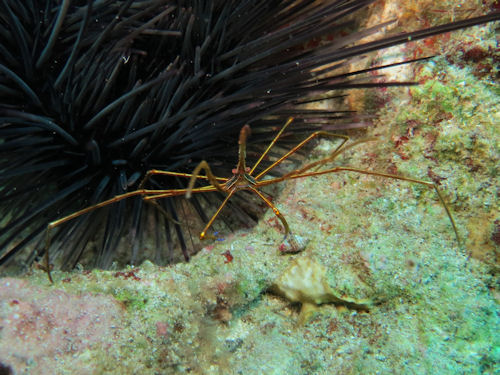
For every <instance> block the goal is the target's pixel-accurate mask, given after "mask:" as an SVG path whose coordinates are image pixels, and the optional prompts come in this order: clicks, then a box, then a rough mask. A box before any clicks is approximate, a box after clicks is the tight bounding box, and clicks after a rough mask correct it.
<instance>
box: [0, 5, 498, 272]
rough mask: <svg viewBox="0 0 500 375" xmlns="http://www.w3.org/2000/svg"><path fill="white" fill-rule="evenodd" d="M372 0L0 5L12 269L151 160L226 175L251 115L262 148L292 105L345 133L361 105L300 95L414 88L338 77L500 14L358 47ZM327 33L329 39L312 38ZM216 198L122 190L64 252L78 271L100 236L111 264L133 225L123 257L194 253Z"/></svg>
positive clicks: (5, 217) (3, 233)
mask: <svg viewBox="0 0 500 375" xmlns="http://www.w3.org/2000/svg"><path fill="white" fill-rule="evenodd" d="M372 2H373V1H372V0H338V1H334V0H332V1H313V0H281V1H275V0H252V1H250V0H246V1H245V0H239V1H231V0H210V1H205V0H204V1H197V0H191V1H189V0H186V1H182V0H178V1H172V0H126V1H116V0H96V1H93V0H88V1H83V0H73V1H71V0H53V1H51V0H45V1H42V0H40V1H37V0H24V1H19V0H3V1H1V2H0V9H1V13H0V183H1V186H0V197H1V198H0V199H1V202H0V205H1V206H0V210H1V211H0V212H2V228H1V230H0V265H6V264H8V263H11V262H12V260H13V259H17V260H19V261H20V262H22V263H23V264H27V265H28V264H31V263H32V262H33V261H34V260H35V259H36V258H37V256H39V255H40V254H38V253H37V250H40V248H43V246H42V247H41V246H40V239H41V234H42V232H43V231H44V230H45V228H46V225H47V223H48V222H50V221H53V220H55V219H57V218H59V217H61V216H64V215H67V214H68V213H71V212H73V211H77V210H79V209H81V208H84V207H86V206H88V205H91V204H94V203H97V202H99V201H103V200H106V199H108V198H111V197H113V196H115V195H118V194H120V193H123V192H125V191H129V190H133V189H134V188H136V187H137V184H138V182H139V181H140V179H141V178H142V177H143V176H144V174H145V173H146V171H147V170H149V169H152V168H155V169H162V170H169V171H180V172H190V171H192V169H193V168H194V167H195V166H196V165H197V164H198V162H199V161H200V160H202V159H207V160H210V161H211V165H212V166H214V172H215V173H217V174H224V173H227V171H230V170H231V168H232V167H233V163H234V157H233V155H234V152H233V150H234V146H235V145H234V139H236V137H237V132H238V131H239V129H240V128H241V126H242V125H243V124H246V123H249V124H251V126H252V129H253V131H254V137H253V138H252V142H253V147H254V150H255V149H257V148H258V144H259V143H262V141H265V140H268V139H270V137H271V132H270V129H271V128H272V125H280V124H282V123H283V122H284V121H285V119H286V118H287V117H288V116H291V115H293V116H295V117H296V118H297V120H296V122H295V125H294V126H295V131H296V132H297V131H302V130H307V129H312V128H315V127H321V126H323V125H324V121H319V120H317V119H318V118H319V117H320V116H322V117H323V118H326V119H327V122H328V123H329V124H330V125H331V124H335V125H334V126H333V127H334V128H336V129H342V128H350V127H354V126H356V121H355V120H354V119H353V117H352V114H351V113H349V112H345V111H328V112H327V113H325V112H319V111H315V110H313V109H308V108H306V107H305V106H304V105H303V104H304V103H307V102H312V101H317V100H323V99H324V98H325V97H328V96H332V92H333V91H334V90H341V89H346V88H357V87H373V86H375V87H380V86H388V85H399V84H405V83H401V82H395V83H372V82H370V80H369V79H368V78H366V77H364V76H362V75H361V74H362V73H365V72H366V70H365V71H358V72H351V73H347V74H346V73H345V72H344V73H339V70H338V69H340V68H342V67H345V66H346V62H348V61H349V59H351V58H353V57H357V56H360V55H362V54H364V53H366V52H370V51H374V50H378V49H381V48H385V47H388V46H392V45H396V44H399V43H404V42H406V41H407V40H409V39H410V38H411V39H413V40H415V39H420V38H424V37H426V36H429V35H434V34H437V33H441V32H446V31H450V30H454V29H458V28H462V27H466V26H469V25H473V24H477V23H482V22H487V21H491V20H495V19H498V18H499V15H498V13H497V14H491V15H489V16H484V17H479V18H475V19H470V20H466V21H462V22H456V23H453V24H448V25H444V26H440V27H433V28H429V29H426V30H423V31H417V32H412V33H408V34H400V35H397V36H390V37H384V38H381V39H379V40H376V41H374V42H369V43H361V39H363V38H364V37H366V36H368V35H371V34H375V33H376V32H379V31H381V30H382V29H383V28H384V26H385V24H382V25H379V26H376V27H373V28H371V29H366V30H361V31H351V32H347V30H354V28H353V26H354V25H355V21H353V17H352V16H353V15H354V14H356V12H360V11H362V10H363V9H366V7H367V6H369V5H370V3H372ZM341 31H342V33H341ZM325 36H330V37H333V41H331V42H329V43H308V42H310V41H315V42H317V41H320V40H322V38H324V37H325ZM336 36H337V37H336ZM378 68H380V67H378ZM330 127H332V126H330ZM250 147H252V145H250ZM249 159H250V160H251V153H250V152H249ZM214 161H217V164H214ZM150 183H151V186H152V187H165V186H171V187H172V188H180V187H183V186H185V184H186V181H184V180H183V181H179V180H177V179H176V178H156V179H152V180H151V182H150ZM220 199H221V198H220V196H218V195H217V193H214V194H213V196H211V197H209V198H207V197H204V196H203V197H194V199H192V200H191V202H190V204H189V206H188V205H187V204H184V203H181V202H180V201H178V200H175V199H165V200H163V201H161V202H160V205H161V208H162V209H160V210H158V209H155V208H150V207H147V205H145V204H144V203H143V201H142V200H141V199H130V200H125V201H121V202H119V203H116V204H114V205H112V206H109V207H106V208H104V209H100V210H96V211H94V212H92V213H89V214H88V215H83V216H81V217H79V218H77V219H75V220H73V221H70V222H68V223H66V224H64V225H62V226H61V227H59V228H58V230H56V232H55V234H54V238H53V243H54V248H55V249H53V250H52V255H53V258H54V257H57V258H59V262H60V263H61V265H62V266H64V267H66V268H71V267H74V266H75V265H76V264H77V262H80V261H81V260H82V256H83V254H84V253H85V252H84V250H86V248H88V247H89V244H93V245H95V246H92V248H94V249H97V250H95V251H94V252H93V253H92V257H90V258H91V259H92V263H91V264H92V265H94V266H98V267H108V266H109V265H110V264H111V262H112V261H113V260H116V258H117V254H116V249H117V245H118V242H119V241H120V239H121V238H122V237H123V236H124V235H125V234H128V236H129V237H128V241H129V243H131V244H132V246H131V251H130V253H128V254H126V256H125V258H126V259H125V260H124V261H129V262H136V261H138V260H141V259H142V258H143V255H142V254H141V248H142V243H143V240H144V236H145V235H146V234H147V233H153V234H154V235H155V236H156V237H158V238H159V239H160V238H161V237H162V236H164V240H165V243H166V244H167V245H166V247H167V249H166V250H165V249H163V250H162V247H161V246H159V247H158V250H157V251H156V254H154V255H153V256H152V258H153V259H154V260H156V261H159V262H162V261H165V260H171V258H172V246H173V244H174V243H175V242H179V243H180V247H181V249H182V251H183V253H184V257H185V258H186V259H187V258H188V256H189V255H188V247H189V246H188V244H187V243H186V240H185V235H184V234H183V233H184V226H183V224H182V222H183V221H185V220H186V219H185V218H184V216H185V215H184V212H185V210H188V209H189V210H192V211H194V212H196V213H197V214H198V215H199V217H200V218H201V219H202V220H203V221H206V220H207V215H206V214H205V213H204V210H205V207H207V205H210V204H211V203H219V202H220ZM233 208H234V209H235V210H238V207H237V206H236V205H235V206H233ZM159 212H163V214H164V215H160V214H159ZM241 212H242V215H243V217H244V218H246V216H245V215H248V214H245V210H242V211H241ZM165 216H166V217H167V219H165ZM158 242H161V241H160V240H158Z"/></svg>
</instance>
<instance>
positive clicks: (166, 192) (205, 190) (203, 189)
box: [143, 185, 218, 201]
mask: <svg viewBox="0 0 500 375" xmlns="http://www.w3.org/2000/svg"><path fill="white" fill-rule="evenodd" d="M217 190H218V189H217V188H216V187H215V186H212V185H207V186H202V187H199V188H194V189H191V190H189V189H188V188H186V189H174V190H164V193H158V194H154V195H147V196H145V197H144V198H143V199H144V200H145V201H149V200H155V199H160V198H168V197H176V196H179V195H185V196H186V197H187V193H188V191H189V192H190V193H191V194H195V193H208V192H211V191H217ZM159 191H162V190H159Z"/></svg>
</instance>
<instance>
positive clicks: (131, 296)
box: [112, 289, 148, 311]
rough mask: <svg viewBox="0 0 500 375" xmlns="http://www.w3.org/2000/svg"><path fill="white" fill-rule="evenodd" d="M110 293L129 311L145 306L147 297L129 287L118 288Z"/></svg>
mask: <svg viewBox="0 0 500 375" xmlns="http://www.w3.org/2000/svg"><path fill="white" fill-rule="evenodd" d="M112 294H113V296H114V297H115V298H116V299H117V300H118V301H120V302H122V303H123V304H124V305H125V307H126V308H127V310H129V311H135V310H142V309H144V308H145V307H146V304H147V302H148V299H147V297H145V296H143V295H141V294H140V293H139V292H138V291H135V290H131V289H118V290H115V291H114V292H113V293H112Z"/></svg>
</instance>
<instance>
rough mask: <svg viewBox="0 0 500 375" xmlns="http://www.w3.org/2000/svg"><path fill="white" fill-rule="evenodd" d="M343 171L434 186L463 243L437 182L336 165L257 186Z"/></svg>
mask: <svg viewBox="0 0 500 375" xmlns="http://www.w3.org/2000/svg"><path fill="white" fill-rule="evenodd" d="M343 171H347V172H355V173H360V174H366V175H371V176H379V177H386V178H392V179H395V180H401V181H408V182H411V183H415V184H420V185H425V186H428V187H431V188H433V189H434V190H435V191H436V194H437V196H438V198H439V201H440V202H441V204H442V205H443V207H444V209H445V211H446V215H448V218H449V219H450V222H451V226H452V227H453V231H454V232H455V236H456V238H457V242H458V243H459V244H460V243H461V240H460V236H459V235H458V230H457V226H456V224H455V219H453V215H452V214H451V210H450V208H449V207H448V205H447V204H446V201H445V200H444V197H443V195H442V193H441V191H440V190H439V188H438V187H437V185H436V184H435V183H433V182H429V181H424V180H418V179H416V178H410V177H403V176H398V175H395V174H390V173H383V172H375V171H367V170H364V169H359V168H352V167H334V168H330V169H325V170H322V171H313V172H305V173H302V172H297V173H294V174H288V175H285V176H282V177H277V178H273V179H270V180H265V181H259V182H258V183H257V186H258V187H260V186H265V185H270V184H275V183H277V182H280V181H284V180H291V179H296V178H304V177H311V176H320V175H324V174H328V173H337V172H343Z"/></svg>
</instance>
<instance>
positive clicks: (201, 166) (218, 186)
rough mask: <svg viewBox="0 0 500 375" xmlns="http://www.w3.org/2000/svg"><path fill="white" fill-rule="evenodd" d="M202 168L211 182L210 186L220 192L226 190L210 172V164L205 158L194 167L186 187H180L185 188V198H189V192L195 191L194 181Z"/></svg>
mask: <svg viewBox="0 0 500 375" xmlns="http://www.w3.org/2000/svg"><path fill="white" fill-rule="evenodd" d="M202 169H203V170H204V171H205V174H206V178H207V179H208V181H209V182H210V183H211V184H212V186H213V187H214V188H215V190H218V191H221V192H226V190H225V189H224V185H221V184H219V182H218V181H217V178H216V177H215V175H214V174H213V173H212V170H211V169H210V166H209V165H208V163H207V162H206V161H205V160H202V161H201V162H200V164H198V166H197V167H196V168H195V169H194V171H193V173H192V176H191V179H190V180H189V185H188V188H187V189H182V190H186V191H185V193H186V198H187V199H189V198H191V192H195V190H196V189H194V188H193V187H194V183H195V182H196V180H197V179H198V177H200V176H199V174H200V172H201V170H202ZM209 191H212V190H209Z"/></svg>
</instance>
